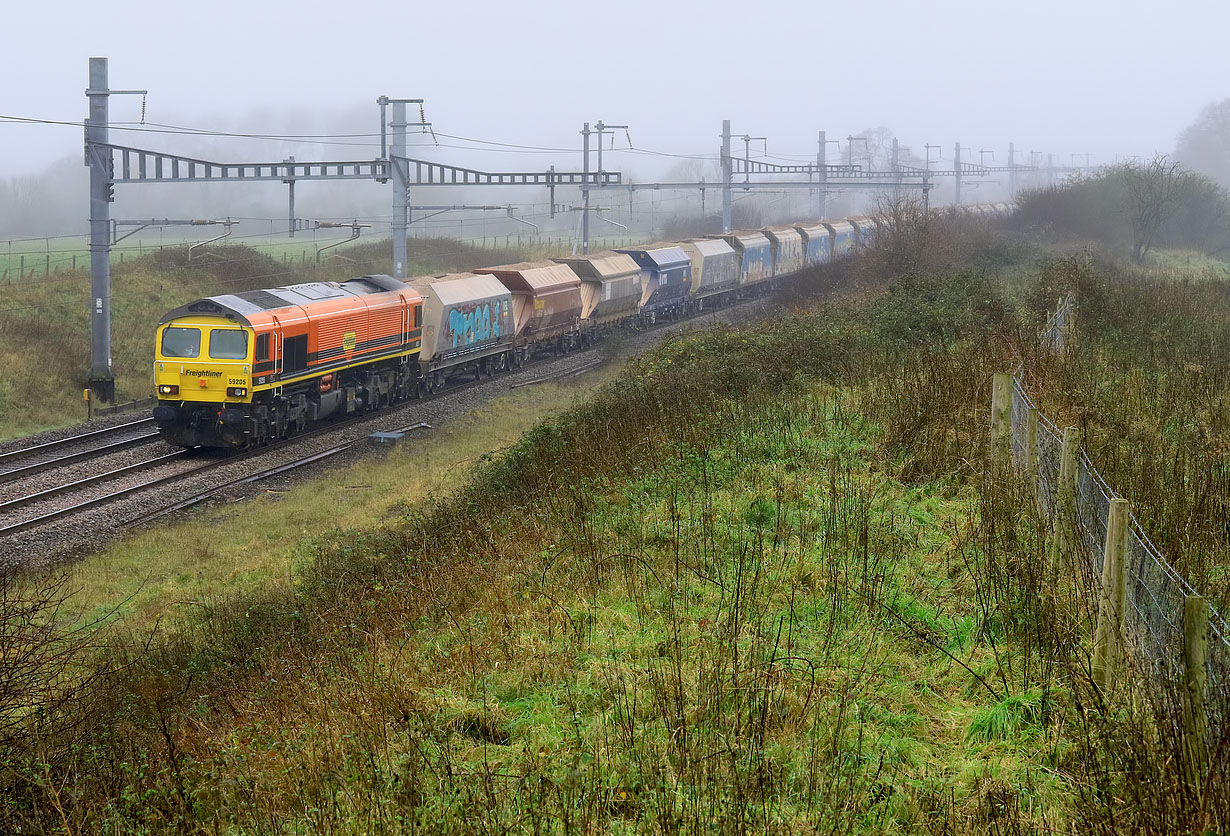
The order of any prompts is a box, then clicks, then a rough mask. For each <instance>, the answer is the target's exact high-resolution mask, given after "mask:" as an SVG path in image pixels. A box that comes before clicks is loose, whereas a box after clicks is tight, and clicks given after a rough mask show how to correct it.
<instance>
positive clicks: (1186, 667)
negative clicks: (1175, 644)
mask: <svg viewBox="0 0 1230 836" xmlns="http://www.w3.org/2000/svg"><path fill="white" fill-rule="evenodd" d="M1208 635H1209V605H1208V603H1207V602H1206V601H1205V600H1204V598H1202V597H1200V596H1199V595H1188V596H1187V597H1186V598H1185V599H1184V601H1183V691H1184V700H1183V730H1184V732H1185V733H1186V738H1187V740H1186V743H1187V750H1188V751H1187V754H1188V764H1189V768H1188V779H1189V781H1190V782H1191V783H1192V784H1193V785H1194V786H1197V787H1200V786H1203V784H1204V776H1205V771H1206V770H1207V769H1208V760H1209V713H1208V705H1207V704H1206V702H1205V692H1206V690H1207V687H1208V681H1209V669H1208V649H1209V648H1208V641H1209V639H1208Z"/></svg>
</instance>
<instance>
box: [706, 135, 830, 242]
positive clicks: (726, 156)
mask: <svg viewBox="0 0 1230 836" xmlns="http://www.w3.org/2000/svg"><path fill="white" fill-rule="evenodd" d="M733 169H734V166H733V164H732V163H731V161H730V120H729V119H723V120H722V232H725V233H729V232H730V204H731V196H730V180H731V177H732V176H733ZM822 191H823V190H822Z"/></svg>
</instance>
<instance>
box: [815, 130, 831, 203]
mask: <svg viewBox="0 0 1230 836" xmlns="http://www.w3.org/2000/svg"><path fill="white" fill-rule="evenodd" d="M827 148H828V140H827V139H825V134H824V131H821V132H820V147H819V149H818V150H817V151H816V179H817V180H818V181H819V183H820V188H819V189H818V190H817V195H816V217H817V218H821V219H822V218H823V217H824V213H825V212H827V211H828V198H829V196H828V179H829V171H828V163H827V162H825V159H826V154H825V150H826V149H827Z"/></svg>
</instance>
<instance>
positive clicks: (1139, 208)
mask: <svg viewBox="0 0 1230 836" xmlns="http://www.w3.org/2000/svg"><path fill="white" fill-rule="evenodd" d="M1123 174H1124V184H1125V186H1126V188H1127V196H1128V205H1127V207H1126V210H1127V213H1128V217H1129V218H1130V220H1131V222H1132V260H1133V261H1135V262H1137V263H1140V262H1142V261H1144V258H1145V256H1146V255H1148V254H1149V250H1150V248H1152V246H1153V242H1154V240H1155V239H1156V237H1157V233H1158V230H1160V229H1161V228H1162V225H1163V224H1164V223H1165V222H1166V219H1167V218H1168V217H1169V216H1170V213H1171V212H1172V211H1173V210H1174V206H1175V203H1176V201H1177V199H1178V197H1179V195H1180V194H1181V193H1182V191H1183V187H1184V185H1185V180H1186V178H1187V171H1186V169H1184V168H1183V166H1182V165H1181V164H1180V163H1179V162H1177V161H1176V160H1173V159H1171V158H1170V157H1169V156H1167V155H1166V154H1158V155H1156V156H1155V157H1154V158H1153V159H1152V160H1150V161H1149V162H1147V163H1146V162H1139V161H1137V162H1129V163H1125V164H1124V166H1123Z"/></svg>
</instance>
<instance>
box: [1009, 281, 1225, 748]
mask: <svg viewBox="0 0 1230 836" xmlns="http://www.w3.org/2000/svg"><path fill="white" fill-rule="evenodd" d="M1074 303H1075V300H1074V299H1073V298H1072V296H1071V295H1069V296H1068V297H1067V299H1065V300H1063V302H1062V303H1061V304H1060V306H1059V309H1058V310H1057V311H1056V312H1055V314H1054V315H1052V317H1051V318H1050V319H1049V320H1048V321H1047V324H1046V326H1045V327H1044V328H1043V331H1042V333H1041V343H1042V345H1043V347H1044V349H1045V350H1050V351H1055V352H1059V351H1063V350H1064V349H1065V348H1066V340H1067V337H1068V333H1069V323H1070V311H1071V309H1072V307H1073V305H1074ZM1013 378H1014V381H1013V382H1014V385H1013V395H1012V453H1013V460H1014V461H1015V463H1016V465H1017V467H1018V468H1020V469H1022V470H1024V469H1025V468H1026V467H1027V466H1028V464H1029V461H1030V456H1029V451H1028V450H1027V445H1028V438H1027V433H1028V430H1027V427H1028V415H1029V412H1030V410H1032V409H1036V408H1037V405H1036V404H1035V403H1034V401H1033V399H1032V398H1030V396H1029V393H1028V392H1027V391H1026V390H1025V385H1024V373H1023V370H1021V369H1018V370H1017V372H1016V374H1015V375H1014V376H1013ZM1062 449H1063V432H1062V431H1061V430H1060V429H1059V428H1058V427H1057V426H1055V424H1053V423H1052V422H1051V421H1050V420H1048V419H1047V418H1046V417H1045V416H1043V415H1042V414H1041V412H1039V413H1038V423H1037V432H1036V434H1035V437H1034V450H1033V455H1034V456H1035V457H1036V458H1035V459H1034V461H1035V462H1036V465H1037V474H1036V478H1037V493H1038V505H1039V508H1040V510H1041V512H1042V513H1043V515H1044V519H1046V520H1047V521H1048V522H1050V523H1051V524H1053V523H1054V517H1055V514H1056V512H1057V510H1058V507H1057V506H1058V499H1059V497H1058V491H1059V469H1060V460H1061V453H1062ZM1116 497H1117V494H1116V493H1115V492H1114V490H1113V489H1112V488H1111V487H1110V485H1108V484H1107V482H1106V480H1105V479H1104V478H1103V477H1102V474H1101V473H1099V472H1098V470H1097V468H1096V467H1094V465H1093V462H1092V461H1091V460H1090V458H1089V456H1088V454H1086V452H1085V451H1084V450H1083V449H1082V450H1081V451H1080V458H1079V472H1078V473H1077V479H1076V549H1077V552H1078V554H1079V555H1080V558H1081V559H1080V560H1079V562H1078V565H1077V567H1076V568H1077V570H1078V571H1077V575H1078V577H1077V581H1078V583H1079V584H1080V587H1081V589H1082V591H1083V592H1084V593H1085V596H1086V600H1096V597H1097V594H1098V590H1100V588H1101V578H1102V561H1103V559H1104V555H1105V549H1106V525H1107V519H1108V517H1109V514H1110V501H1111V500H1112V499H1114V498H1116ZM1127 539H1128V543H1127V550H1126V553H1125V561H1126V567H1125V571H1126V576H1127V589H1126V597H1125V605H1124V618H1123V626H1124V633H1125V634H1126V635H1125V636H1124V640H1125V642H1126V645H1127V647H1128V652H1129V653H1131V654H1132V657H1133V659H1134V661H1135V663H1136V670H1137V671H1138V672H1139V673H1140V674H1141V675H1142V676H1146V677H1148V678H1149V679H1150V681H1151V684H1152V685H1155V686H1157V687H1159V688H1161V689H1163V690H1164V691H1166V692H1168V693H1172V694H1177V689H1180V688H1182V685H1183V674H1184V671H1183V606H1184V600H1185V598H1186V597H1187V596H1188V595H1195V594H1197V593H1196V591H1195V590H1194V589H1192V586H1191V584H1189V583H1188V582H1187V580H1186V579H1184V578H1183V577H1182V576H1181V575H1180V574H1179V573H1178V572H1177V571H1175V569H1174V567H1172V566H1171V565H1170V563H1169V562H1167V560H1166V558H1165V557H1164V556H1163V555H1162V553H1161V551H1160V550H1159V549H1158V548H1157V547H1156V546H1155V545H1154V544H1153V542H1152V541H1151V540H1150V539H1149V537H1148V535H1147V534H1146V533H1145V531H1144V529H1143V528H1142V527H1141V525H1140V523H1139V521H1137V519H1136V517H1135V515H1134V514H1132V515H1130V518H1129V531H1128V538H1127ZM1208 638H1209V643H1208V657H1207V664H1208V683H1207V686H1206V687H1207V690H1206V702H1207V705H1208V712H1209V724H1210V726H1211V729H1212V730H1213V732H1214V733H1215V734H1220V733H1221V732H1222V730H1223V729H1225V728H1226V725H1225V724H1226V723H1227V722H1230V626H1228V625H1227V623H1226V621H1225V619H1224V618H1223V617H1222V616H1221V614H1220V613H1218V612H1217V611H1216V610H1214V609H1212V608H1211V607H1210V612H1209V636H1208Z"/></svg>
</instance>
